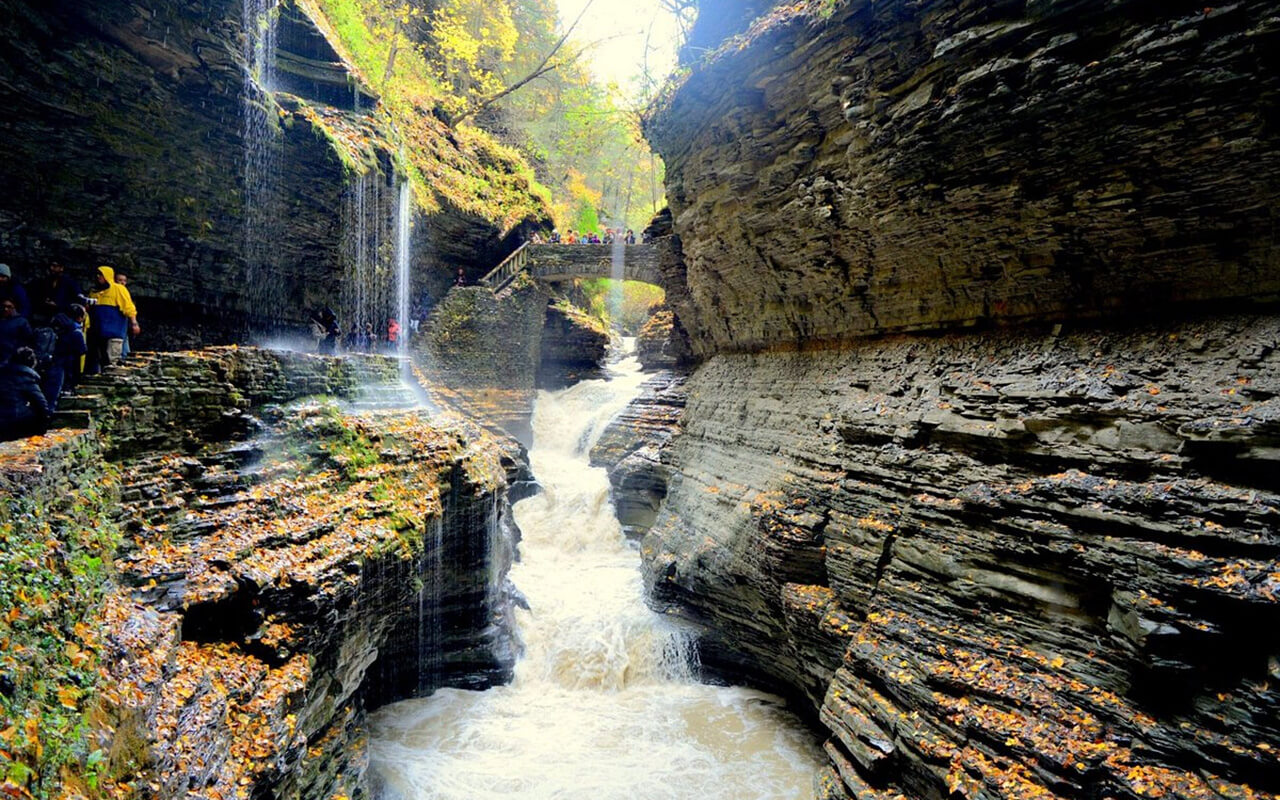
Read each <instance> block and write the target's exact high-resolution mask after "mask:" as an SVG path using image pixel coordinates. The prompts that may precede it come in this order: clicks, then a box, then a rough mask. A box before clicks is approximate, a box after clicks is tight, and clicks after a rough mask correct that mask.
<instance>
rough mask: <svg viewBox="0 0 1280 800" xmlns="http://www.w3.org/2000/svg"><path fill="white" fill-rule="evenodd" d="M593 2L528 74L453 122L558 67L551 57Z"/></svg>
mask: <svg viewBox="0 0 1280 800" xmlns="http://www.w3.org/2000/svg"><path fill="white" fill-rule="evenodd" d="M594 2H595V0H587V4H586V5H584V6H583V7H582V10H581V11H579V12H578V16H577V18H576V19H574V21H573V24H572V25H570V26H569V27H568V28H567V29H566V30H565V32H564V34H563V35H562V36H561V37H560V38H559V39H558V40H557V41H556V43H555V44H554V45H552V47H551V49H550V50H548V51H547V54H546V55H545V56H543V57H542V61H540V62H538V66H536V67H534V68H533V71H532V72H530V73H529V74H528V75H526V76H524V77H523V78H521V79H520V80H518V81H516V82H515V83H513V84H511V85H510V86H508V87H507V88H505V89H503V90H502V91H500V92H498V93H497V94H494V95H490V96H489V97H486V98H485V99H483V100H481V101H479V102H478V103H476V104H475V105H474V106H472V107H471V108H469V109H467V110H466V111H464V112H462V113H461V114H459V115H457V116H456V117H454V118H453V121H454V124H457V123H459V122H462V121H463V120H464V119H467V118H468V117H473V116H475V115H476V114H478V113H479V112H481V111H483V110H485V109H486V108H488V107H489V106H491V105H493V104H494V103H496V102H498V101H499V100H501V99H502V98H504V97H506V96H507V95H509V94H511V93H512V92H514V91H516V90H517V89H519V88H520V87H522V86H524V85H525V84H527V83H529V82H530V81H533V80H536V79H538V78H540V77H542V76H543V75H546V74H547V73H548V72H553V71H555V70H557V69H559V68H560V66H561V64H562V63H563V62H560V61H557V62H556V63H554V64H553V63H551V59H553V58H555V56H556V54H557V53H559V52H560V48H562V47H563V46H564V43H565V42H567V41H569V37H570V36H571V35H572V34H573V31H574V29H575V28H577V27H578V23H579V22H581V21H582V18H583V17H584V16H586V14H587V10H588V9H590V8H591V4H592V3H594ZM581 55H582V54H581V53H578V54H576V55H575V56H574V58H575V59H576V58H578V57H579V56H581Z"/></svg>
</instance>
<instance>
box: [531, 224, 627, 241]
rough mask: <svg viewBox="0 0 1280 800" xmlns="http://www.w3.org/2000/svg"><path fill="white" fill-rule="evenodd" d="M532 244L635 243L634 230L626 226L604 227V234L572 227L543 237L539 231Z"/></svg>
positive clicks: (534, 235) (532, 238)
mask: <svg viewBox="0 0 1280 800" xmlns="http://www.w3.org/2000/svg"><path fill="white" fill-rule="evenodd" d="M529 241H530V243H532V244H613V243H614V242H622V243H623V244H635V243H636V234H635V231H633V230H631V229H630V228H627V229H626V230H625V231H624V230H623V229H622V228H605V229H604V235H601V234H599V233H597V232H596V231H583V232H582V233H581V234H580V233H578V232H577V231H576V230H573V229H572V228H571V229H570V230H569V232H568V233H566V234H564V235H561V234H560V231H558V230H554V231H552V232H551V235H550V236H547V237H544V236H543V235H542V234H541V233H535V234H533V236H532V237H531V238H530V240H529ZM648 243H649V242H648V235H647V234H646V235H645V241H644V244H648Z"/></svg>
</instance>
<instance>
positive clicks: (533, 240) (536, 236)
mask: <svg viewBox="0 0 1280 800" xmlns="http://www.w3.org/2000/svg"><path fill="white" fill-rule="evenodd" d="M543 243H544V242H543V241H542V233H541V232H540V231H534V232H533V236H531V237H529V244H543Z"/></svg>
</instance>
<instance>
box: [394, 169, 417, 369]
mask: <svg viewBox="0 0 1280 800" xmlns="http://www.w3.org/2000/svg"><path fill="white" fill-rule="evenodd" d="M412 233H413V189H412V187H410V186H409V182H408V181H403V182H401V184H400V202H399V204H398V206H397V210H396V319H397V320H398V321H399V322H400V339H399V342H398V345H399V346H398V350H399V352H400V356H401V358H404V357H406V356H408V355H409V334H410V332H411V331H410V328H409V293H410V292H411V291H412V286H411V281H410V275H409V264H410V263H411V261H412V255H413V253H412V249H413V239H412V235H411V234H412Z"/></svg>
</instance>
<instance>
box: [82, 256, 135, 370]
mask: <svg viewBox="0 0 1280 800" xmlns="http://www.w3.org/2000/svg"><path fill="white" fill-rule="evenodd" d="M115 277H116V272H115V270H114V269H112V268H111V267H107V266H101V267H98V271H97V272H96V273H95V274H94V278H93V280H94V284H93V291H91V292H90V293H89V299H90V301H91V302H92V303H93V305H91V306H90V307H89V308H90V310H89V364H88V369H87V370H86V371H87V372H88V373H89V374H90V375H94V374H97V373H99V372H101V371H102V370H103V369H105V368H106V367H109V366H111V365H112V364H115V363H118V362H119V361H120V358H121V357H122V354H123V352H124V337H125V334H126V333H132V334H134V335H135V336H136V335H137V334H139V333H141V331H142V329H141V328H139V327H138V309H137V308H136V307H135V306H134V305H133V297H132V296H130V294H129V290H128V289H126V288H125V287H123V286H121V285H120V284H118V283H116V280H115Z"/></svg>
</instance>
